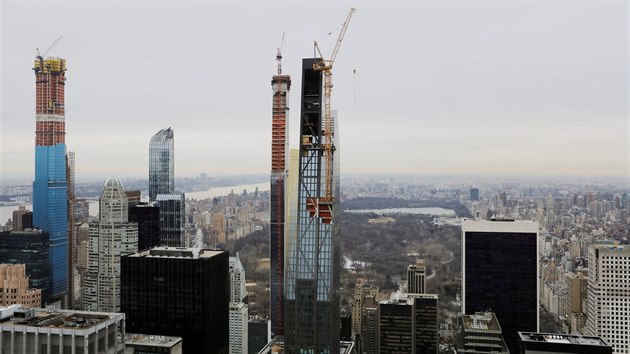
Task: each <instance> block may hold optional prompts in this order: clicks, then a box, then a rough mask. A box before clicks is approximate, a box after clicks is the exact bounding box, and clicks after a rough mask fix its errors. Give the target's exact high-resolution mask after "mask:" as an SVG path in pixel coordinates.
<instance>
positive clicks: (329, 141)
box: [284, 59, 340, 354]
mask: <svg viewBox="0 0 630 354" xmlns="http://www.w3.org/2000/svg"><path fill="white" fill-rule="evenodd" d="M320 63H321V60H320V59H304V60H303V63H302V102H301V104H302V107H301V117H300V152H299V154H300V156H299V167H298V169H299V171H298V186H297V187H298V201H297V218H296V219H297V220H296V221H297V223H296V227H295V229H296V232H295V234H290V235H287V239H288V240H287V250H286V252H287V264H286V267H285V272H286V274H285V280H286V282H285V323H284V328H285V330H284V333H285V349H286V351H287V353H313V354H320V353H329V354H335V353H339V293H338V289H339V266H340V265H339V264H340V263H339V235H338V228H337V217H336V210H337V205H338V199H337V197H338V194H339V183H338V181H339V179H338V176H337V173H338V168H337V167H338V164H337V161H338V160H337V156H335V150H336V148H335V134H334V131H335V129H334V122H333V119H332V114H330V112H329V111H326V110H324V111H325V112H327V113H326V115H325V117H326V118H327V119H323V118H325V117H323V115H322V99H323V96H324V93H323V89H322V88H323V84H322V83H323V75H324V74H323V72H322V71H321V70H317V69H316V64H320ZM289 238H290V240H289Z"/></svg>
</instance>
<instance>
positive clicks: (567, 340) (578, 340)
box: [518, 332, 610, 347]
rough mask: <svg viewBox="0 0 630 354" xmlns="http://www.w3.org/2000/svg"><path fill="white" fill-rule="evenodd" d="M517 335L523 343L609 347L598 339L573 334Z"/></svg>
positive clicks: (522, 333) (533, 333) (525, 333)
mask: <svg viewBox="0 0 630 354" xmlns="http://www.w3.org/2000/svg"><path fill="white" fill-rule="evenodd" d="M518 335H519V337H520V338H521V340H522V341H523V342H524V343H525V342H546V343H561V344H575V345H591V346H605V347H609V346H610V344H608V343H606V342H605V341H604V340H603V339H602V338H600V337H591V336H581V335H574V334H560V333H535V332H518Z"/></svg>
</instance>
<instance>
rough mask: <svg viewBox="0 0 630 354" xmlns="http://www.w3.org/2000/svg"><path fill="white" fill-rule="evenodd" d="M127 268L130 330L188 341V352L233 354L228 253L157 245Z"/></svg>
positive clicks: (127, 260)
mask: <svg viewBox="0 0 630 354" xmlns="http://www.w3.org/2000/svg"><path fill="white" fill-rule="evenodd" d="M121 266H122V311H123V312H124V313H125V314H126V318H127V331H129V332H133V333H149V334H154V335H164V336H178V337H182V339H183V352H184V353H206V354H215V353H218V354H227V353H228V347H229V342H228V338H229V335H228V333H229V329H228V323H229V293H230V278H229V260H228V253H227V252H226V251H216V250H208V249H196V248H173V247H156V248H152V249H150V250H146V251H142V252H138V253H135V254H132V255H128V256H125V257H122V258H121Z"/></svg>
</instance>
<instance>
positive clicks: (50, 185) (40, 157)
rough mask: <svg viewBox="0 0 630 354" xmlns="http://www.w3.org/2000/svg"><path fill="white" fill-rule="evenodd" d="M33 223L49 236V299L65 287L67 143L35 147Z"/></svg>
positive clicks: (62, 292) (66, 272) (66, 260)
mask: <svg viewBox="0 0 630 354" xmlns="http://www.w3.org/2000/svg"><path fill="white" fill-rule="evenodd" d="M33 226H34V227H36V228H39V229H42V230H45V231H48V233H49V235H50V252H49V258H50V292H49V295H50V297H52V298H57V297H60V296H62V295H63V294H65V293H66V291H67V289H68V184H67V180H66V145H65V144H56V145H52V146H51V145H46V146H35V181H34V182H33Z"/></svg>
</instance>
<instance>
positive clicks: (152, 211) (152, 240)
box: [129, 203, 161, 251]
mask: <svg viewBox="0 0 630 354" xmlns="http://www.w3.org/2000/svg"><path fill="white" fill-rule="evenodd" d="M129 222H135V223H137V224H138V250H140V251H142V250H146V249H149V248H153V247H156V246H160V245H161V244H160V208H159V207H158V206H157V205H149V204H147V203H137V204H135V205H131V206H129Z"/></svg>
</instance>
